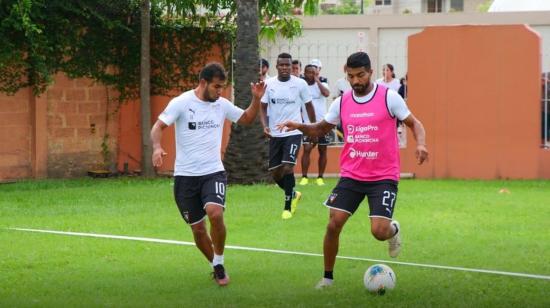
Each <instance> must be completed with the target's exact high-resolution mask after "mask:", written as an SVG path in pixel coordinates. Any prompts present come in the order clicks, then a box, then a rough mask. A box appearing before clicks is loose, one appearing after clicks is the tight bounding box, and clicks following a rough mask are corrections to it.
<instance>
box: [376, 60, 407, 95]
mask: <svg viewBox="0 0 550 308" xmlns="http://www.w3.org/2000/svg"><path fill="white" fill-rule="evenodd" d="M376 83H377V84H381V85H383V86H385V87H386V88H389V89H392V90H394V91H395V92H397V91H399V87H400V86H401V85H400V84H399V80H397V79H395V73H394V71H393V65H391V64H389V63H387V64H384V66H382V78H379V79H377V80H376Z"/></svg>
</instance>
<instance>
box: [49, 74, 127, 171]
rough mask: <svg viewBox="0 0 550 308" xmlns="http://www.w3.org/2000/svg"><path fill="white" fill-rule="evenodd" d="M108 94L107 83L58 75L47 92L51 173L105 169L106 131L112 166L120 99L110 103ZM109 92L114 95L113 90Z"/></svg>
mask: <svg viewBox="0 0 550 308" xmlns="http://www.w3.org/2000/svg"><path fill="white" fill-rule="evenodd" d="M107 95H108V93H107V88H106V87H105V86H104V85H101V84H98V83H95V82H94V81H92V80H90V79H74V80H73V79H69V78H67V77H66V76H64V75H63V74H59V75H58V76H56V79H55V83H54V84H53V85H52V86H51V87H50V88H49V89H48V91H47V92H46V97H47V102H48V112H47V114H48V115H47V116H48V177H69V176H82V175H85V174H86V171H88V170H92V169H102V168H103V167H104V159H103V155H102V146H101V145H102V143H103V137H104V135H105V133H107V134H109V139H108V145H109V152H110V155H109V160H110V163H109V165H108V166H107V168H110V167H112V166H113V163H112V162H113V161H114V153H116V146H117V142H116V141H117V138H118V135H117V132H118V124H117V120H118V119H117V116H115V111H116V107H117V102H116V101H111V102H109V103H108V102H107ZM109 96H110V97H111V98H112V97H113V93H112V91H110V92H109ZM108 104H109V106H107V105H108ZM107 113H108V117H109V121H108V122H107V119H106V116H107Z"/></svg>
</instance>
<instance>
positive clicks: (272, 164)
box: [260, 53, 315, 219]
mask: <svg viewBox="0 0 550 308" xmlns="http://www.w3.org/2000/svg"><path fill="white" fill-rule="evenodd" d="M291 65H292V56H291V55H289V54H288V53H281V54H280V55H279V56H278V57H277V66H276V68H277V73H278V75H277V76H276V77H273V78H270V79H268V80H267V81H266V85H267V88H266V90H265V94H264V96H263V97H262V99H261V101H262V107H261V109H260V119H261V121H262V125H263V127H264V134H265V135H266V136H267V137H268V138H269V170H270V171H271V175H272V176H273V179H274V180H275V182H276V183H277V185H279V187H280V188H281V189H282V190H284V192H285V207H284V210H283V214H282V218H283V219H289V218H292V215H293V214H294V212H295V211H296V207H297V205H298V201H299V200H300V197H301V193H300V192H299V191H294V186H295V185H296V179H295V178H294V165H295V164H296V156H298V151H299V149H300V146H301V145H302V133H301V132H300V131H292V132H281V131H279V130H277V129H276V127H275V126H276V125H277V124H278V123H283V122H285V121H299V122H302V114H301V111H300V110H301V108H302V106H304V105H305V108H306V110H307V113H308V116H309V119H310V121H311V122H312V123H314V122H315V111H314V110H313V106H312V103H311V95H310V94H309V90H308V89H307V83H306V82H305V81H304V80H303V79H300V78H298V77H296V76H293V75H291V74H290V71H291ZM268 115H269V116H268Z"/></svg>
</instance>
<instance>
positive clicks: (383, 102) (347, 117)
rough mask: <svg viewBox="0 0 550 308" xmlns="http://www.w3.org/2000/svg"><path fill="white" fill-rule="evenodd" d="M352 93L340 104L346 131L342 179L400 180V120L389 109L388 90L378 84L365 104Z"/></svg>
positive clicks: (342, 121) (341, 157) (342, 154)
mask: <svg viewBox="0 0 550 308" xmlns="http://www.w3.org/2000/svg"><path fill="white" fill-rule="evenodd" d="M352 92H353V90H350V91H347V92H345V93H344V95H343V96H342V101H341V102H340V120H341V123H342V130H343V131H344V149H343V150H342V153H341V155H340V176H341V177H348V178H352V179H354V180H358V181H380V180H395V181H398V180H399V144H398V141H397V125H396V121H397V120H396V119H395V117H392V116H391V115H390V112H389V110H388V105H387V99H386V97H387V92H388V88H386V87H384V86H381V85H378V86H377V88H376V90H375V93H374V96H373V97H372V98H371V100H369V101H367V102H365V103H358V102H356V101H355V100H354V99H353V95H352Z"/></svg>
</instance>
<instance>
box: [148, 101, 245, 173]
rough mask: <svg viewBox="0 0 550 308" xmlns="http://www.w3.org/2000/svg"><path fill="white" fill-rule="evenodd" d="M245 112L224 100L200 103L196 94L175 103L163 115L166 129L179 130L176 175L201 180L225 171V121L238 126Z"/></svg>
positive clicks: (160, 117) (162, 119) (177, 133)
mask: <svg viewBox="0 0 550 308" xmlns="http://www.w3.org/2000/svg"><path fill="white" fill-rule="evenodd" d="M243 112H244V111H243V110H242V109H241V108H239V107H237V106H235V105H233V103H231V102H230V101H228V100H227V99H225V98H223V97H220V98H219V99H218V100H217V101H215V102H205V101H202V100H200V99H199V98H198V97H197V96H196V95H195V92H194V90H190V91H187V92H185V93H183V94H181V95H180V96H178V97H176V98H174V99H172V100H171V101H170V103H169V104H168V106H166V109H164V111H163V112H162V113H161V114H160V115H159V117H158V118H159V120H161V121H162V122H164V123H165V124H166V125H171V124H173V123H175V126H176V162H175V166H174V175H184V176H200V175H206V174H210V173H214V172H218V171H224V170H225V169H224V167H223V163H222V160H221V144H222V133H223V124H224V121H225V119H228V120H230V121H232V122H237V121H238V120H239V118H240V117H241V116H242V114H243Z"/></svg>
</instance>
